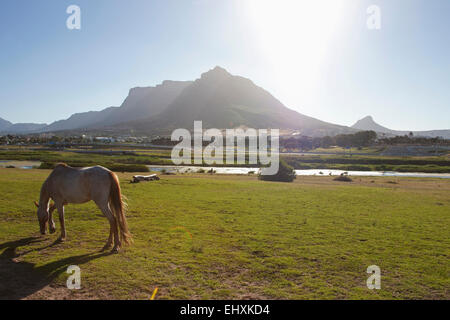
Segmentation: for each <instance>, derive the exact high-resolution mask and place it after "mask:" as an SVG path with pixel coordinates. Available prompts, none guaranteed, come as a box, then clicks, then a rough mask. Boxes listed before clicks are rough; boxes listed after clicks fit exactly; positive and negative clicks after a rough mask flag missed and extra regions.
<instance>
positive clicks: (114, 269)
mask: <svg viewBox="0 0 450 320" xmlns="http://www.w3.org/2000/svg"><path fill="white" fill-rule="evenodd" d="M49 173H50V171H48V170H20V169H0V194H1V197H0V298H1V299H4V298H31V299H46V298H53V299H54V298H57V299H63V298H68V299H76V298H106V299H111V298H124V299H128V298H133V299H134V298H136V299H148V298H149V297H150V296H151V294H152V292H153V290H154V289H155V288H156V287H158V289H159V291H158V294H157V296H156V299H203V298H204V299H220V298H227V299H237V298H240V299H249V298H254V299H258V298H269V299H354V298H355V299H389V298H394V299H449V298H450V292H449V289H450V281H449V279H450V277H449V275H450V274H449V272H450V269H449V263H448V261H449V255H450V240H449V239H450V230H449V225H450V198H449V192H450V180H448V179H442V180H439V179H408V178H395V180H393V178H372V177H366V178H357V179H355V181H354V182H351V183H345V182H336V181H333V180H332V178H331V177H298V178H297V180H296V181H295V182H294V183H290V184H285V183H273V182H262V181H258V180H257V179H256V177H252V176H218V175H214V176H211V175H207V174H195V175H194V174H193V175H189V174H185V175H176V176H162V177H161V180H160V181H153V182H149V183H139V184H129V183H128V181H129V179H130V177H131V175H132V174H131V173H129V174H119V177H120V178H121V184H122V188H123V193H124V194H125V195H126V196H127V198H128V204H129V212H128V221H129V225H130V230H131V232H132V233H133V235H134V239H135V243H134V245H132V246H131V247H126V248H125V249H124V250H123V251H122V252H121V253H119V254H115V255H109V254H102V253H100V252H99V250H100V249H101V248H102V247H103V245H104V243H105V242H106V239H107V236H108V230H109V225H108V223H107V220H106V219H105V218H104V217H103V216H102V215H101V213H100V211H99V210H97V208H96V207H95V206H94V205H93V204H86V205H69V206H67V207H66V226H67V231H68V239H67V241H66V242H64V243H55V240H56V238H57V236H58V233H59V222H58V221H57V220H58V219H57V218H56V219H55V222H56V226H57V234H54V235H46V236H42V237H41V236H40V235H39V232H38V223H37V218H36V210H35V208H34V205H33V203H32V201H33V200H37V198H38V194H39V189H40V186H41V184H42V182H43V181H44V179H45V178H46V177H47V175H48V174H49ZM73 264H75V265H78V266H80V268H81V277H82V283H81V286H82V289H81V290H74V291H71V290H68V289H66V287H65V282H66V279H67V277H68V274H67V273H66V269H67V267H68V266H69V265H73ZM373 264H375V265H378V266H379V267H380V268H381V275H382V278H381V290H376V291H375V290H369V289H367V287H366V280H367V278H368V276H369V275H368V274H367V273H366V269H367V267H368V266H369V265H373Z"/></svg>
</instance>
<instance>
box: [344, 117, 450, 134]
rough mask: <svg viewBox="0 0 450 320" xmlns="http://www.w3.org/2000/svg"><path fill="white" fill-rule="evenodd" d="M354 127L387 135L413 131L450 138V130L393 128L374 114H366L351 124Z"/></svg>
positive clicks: (414, 132) (413, 132)
mask: <svg viewBox="0 0 450 320" xmlns="http://www.w3.org/2000/svg"><path fill="white" fill-rule="evenodd" d="M351 127H352V128H354V129H358V130H373V131H375V132H378V133H381V134H384V135H387V136H404V135H409V134H410V133H411V132H412V134H413V136H419V137H429V138H431V137H433V138H434V137H442V138H445V139H450V130H447V129H443V130H425V131H412V130H409V131H404V130H392V129H389V128H386V127H384V126H382V125H380V124H378V123H377V122H375V120H374V119H373V117H372V116H370V115H369V116H365V117H364V118H362V119H360V120H358V121H356V123H355V124H353V125H352V126H351Z"/></svg>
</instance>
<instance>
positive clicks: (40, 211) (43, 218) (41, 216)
mask: <svg viewBox="0 0 450 320" xmlns="http://www.w3.org/2000/svg"><path fill="white" fill-rule="evenodd" d="M34 204H35V205H36V207H37V217H38V220H39V228H40V231H41V234H45V233H46V229H47V228H46V227H47V222H48V219H49V212H48V205H44V204H43V205H41V206H40V205H39V204H38V203H37V202H36V201H35V202H34Z"/></svg>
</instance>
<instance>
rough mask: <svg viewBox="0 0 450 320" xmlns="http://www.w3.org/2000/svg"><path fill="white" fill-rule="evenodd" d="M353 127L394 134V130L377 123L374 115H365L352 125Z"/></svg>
mask: <svg viewBox="0 0 450 320" xmlns="http://www.w3.org/2000/svg"><path fill="white" fill-rule="evenodd" d="M352 128H355V129H359V130H373V131H375V132H380V133H388V134H393V132H394V130H391V129H388V128H386V127H383V126H381V125H379V124H378V123H376V122H375V121H374V120H373V118H372V116H367V117H364V118H362V119H360V120H358V121H356V123H355V124H354V125H352Z"/></svg>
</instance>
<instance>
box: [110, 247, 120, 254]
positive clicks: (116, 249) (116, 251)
mask: <svg viewBox="0 0 450 320" xmlns="http://www.w3.org/2000/svg"><path fill="white" fill-rule="evenodd" d="M111 253H119V248H113V249H112V250H111Z"/></svg>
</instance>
